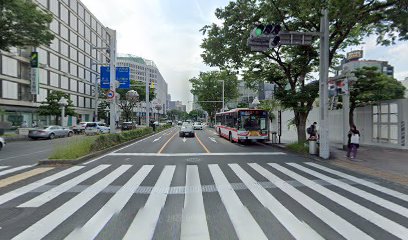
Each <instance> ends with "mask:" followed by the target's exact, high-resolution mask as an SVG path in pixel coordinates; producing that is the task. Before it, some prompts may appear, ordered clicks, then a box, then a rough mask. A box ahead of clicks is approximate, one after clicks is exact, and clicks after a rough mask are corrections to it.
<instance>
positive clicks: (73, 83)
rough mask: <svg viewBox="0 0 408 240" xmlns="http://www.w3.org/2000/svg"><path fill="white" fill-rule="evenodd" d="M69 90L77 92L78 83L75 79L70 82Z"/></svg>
mask: <svg viewBox="0 0 408 240" xmlns="http://www.w3.org/2000/svg"><path fill="white" fill-rule="evenodd" d="M69 90H71V91H73V92H78V81H77V80H75V79H71V80H70V84H69Z"/></svg>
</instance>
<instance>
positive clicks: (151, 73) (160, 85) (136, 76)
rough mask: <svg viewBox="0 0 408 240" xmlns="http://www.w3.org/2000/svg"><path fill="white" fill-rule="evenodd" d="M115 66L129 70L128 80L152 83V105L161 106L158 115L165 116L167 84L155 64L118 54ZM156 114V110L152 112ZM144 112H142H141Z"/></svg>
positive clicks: (136, 57) (132, 56) (139, 58)
mask: <svg viewBox="0 0 408 240" xmlns="http://www.w3.org/2000/svg"><path fill="white" fill-rule="evenodd" d="M117 64H118V66H121V67H129V68H130V79H131V80H136V81H139V82H143V83H146V81H148V82H149V84H152V83H154V87H155V91H156V98H155V99H154V100H153V101H152V103H153V105H151V107H152V108H154V107H155V105H158V104H159V105H161V110H160V111H159V113H161V114H165V113H166V110H167V92H168V86H167V82H166V81H165V80H164V78H163V76H162V75H161V73H160V71H159V69H158V68H157V66H156V64H155V63H154V62H153V61H152V60H148V59H144V58H141V57H138V56H135V55H132V54H118V57H117ZM154 111H155V113H157V110H154ZM142 112H144V111H142Z"/></svg>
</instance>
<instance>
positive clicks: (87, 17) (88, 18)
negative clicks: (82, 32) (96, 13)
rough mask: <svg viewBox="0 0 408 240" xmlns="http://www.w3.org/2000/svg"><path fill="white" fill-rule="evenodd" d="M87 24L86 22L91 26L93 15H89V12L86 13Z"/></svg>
mask: <svg viewBox="0 0 408 240" xmlns="http://www.w3.org/2000/svg"><path fill="white" fill-rule="evenodd" d="M85 22H86V24H88V25H89V26H91V15H90V14H89V12H88V11H85Z"/></svg>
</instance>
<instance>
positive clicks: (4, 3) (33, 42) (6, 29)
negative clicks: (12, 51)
mask: <svg viewBox="0 0 408 240" xmlns="http://www.w3.org/2000/svg"><path fill="white" fill-rule="evenodd" d="M0 13H1V15H0V36H1V37H0V49H1V50H5V51H7V50H8V49H9V48H10V47H27V46H34V47H37V46H39V45H41V44H44V45H48V44H50V42H51V40H52V39H54V35H53V34H52V33H51V31H50V30H49V28H48V24H49V23H51V21H52V14H50V13H49V12H44V11H42V10H39V9H38V8H37V5H36V4H34V3H33V2H32V1H29V0H0Z"/></svg>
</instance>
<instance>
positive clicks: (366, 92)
mask: <svg viewBox="0 0 408 240" xmlns="http://www.w3.org/2000/svg"><path fill="white" fill-rule="evenodd" d="M354 74H355V76H356V78H357V80H356V81H354V82H352V83H351V84H350V117H349V123H350V126H352V125H354V110H355V109H356V108H357V107H360V106H364V105H367V104H375V103H378V102H380V101H385V100H391V99H400V98H404V94H405V87H404V86H403V85H402V83H401V82H400V81H398V80H396V79H394V78H392V77H390V76H387V75H385V74H383V73H381V72H379V71H378V69H377V67H363V68H359V69H357V70H355V71H354Z"/></svg>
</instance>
